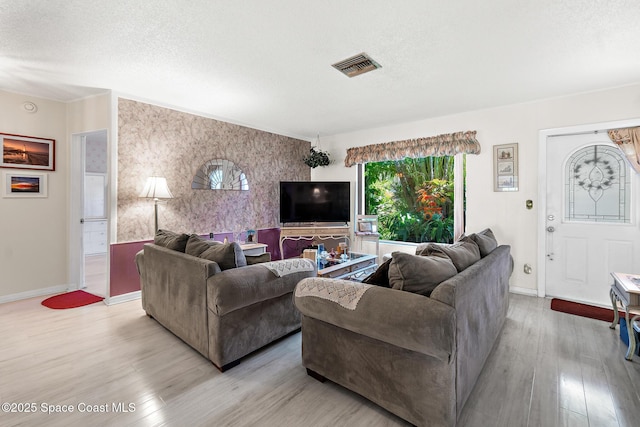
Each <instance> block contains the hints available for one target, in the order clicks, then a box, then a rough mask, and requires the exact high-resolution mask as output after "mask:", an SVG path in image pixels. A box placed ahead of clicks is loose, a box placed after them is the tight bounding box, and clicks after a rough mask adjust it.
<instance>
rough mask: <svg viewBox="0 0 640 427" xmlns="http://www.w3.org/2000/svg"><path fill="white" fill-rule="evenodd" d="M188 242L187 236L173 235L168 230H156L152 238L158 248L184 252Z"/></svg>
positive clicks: (182, 234)
mask: <svg viewBox="0 0 640 427" xmlns="http://www.w3.org/2000/svg"><path fill="white" fill-rule="evenodd" d="M188 240H189V235H188V234H184V233H174V232H173V231H169V230H158V231H157V232H156V235H155V237H154V238H153V243H155V244H156V245H158V246H163V247H165V248H167V249H172V250H174V251H178V252H184V250H185V248H186V246H187V241H188Z"/></svg>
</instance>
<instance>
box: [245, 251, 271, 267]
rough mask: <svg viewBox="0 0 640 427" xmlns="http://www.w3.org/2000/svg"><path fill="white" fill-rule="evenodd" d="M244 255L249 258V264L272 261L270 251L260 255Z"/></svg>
mask: <svg viewBox="0 0 640 427" xmlns="http://www.w3.org/2000/svg"><path fill="white" fill-rule="evenodd" d="M244 257H245V258H246V260H247V265H253V264H262V263H263V262H269V261H271V253H270V252H265V253H263V254H260V255H245V256H244Z"/></svg>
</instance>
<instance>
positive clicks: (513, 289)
mask: <svg viewBox="0 0 640 427" xmlns="http://www.w3.org/2000/svg"><path fill="white" fill-rule="evenodd" d="M509 292H511V293H514V294H520V295H529V296H532V297H537V296H538V290H537V289H529V288H519V287H517V286H509Z"/></svg>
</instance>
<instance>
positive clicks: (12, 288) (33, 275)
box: [0, 91, 68, 302]
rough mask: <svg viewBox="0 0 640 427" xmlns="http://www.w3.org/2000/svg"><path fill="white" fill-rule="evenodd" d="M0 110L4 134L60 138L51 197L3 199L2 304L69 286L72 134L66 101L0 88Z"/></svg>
mask: <svg viewBox="0 0 640 427" xmlns="http://www.w3.org/2000/svg"><path fill="white" fill-rule="evenodd" d="M25 101H31V102H33V103H35V104H36V105H37V106H38V111H37V112H36V113H27V112H26V111H24V109H23V108H22V104H23V103H24V102H25ZM0 112H1V113H0V132H3V133H13V134H19V135H27V136H36V137H42V138H52V139H55V141H56V147H55V150H56V151H55V155H56V157H55V166H56V170H55V171H54V172H45V173H46V174H47V180H48V197H47V198H33V199H12V198H1V197H0V302H2V301H6V300H11V299H17V298H18V297H28V296H34V295H39V294H41V293H42V290H43V289H47V288H49V289H50V288H55V289H56V290H64V289H65V288H66V285H67V247H68V242H67V211H68V209H67V169H68V138H67V132H66V105H65V104H64V103H60V102H56V101H50V100H45V99H39V98H34V97H30V96H24V95H18V94H14V93H8V92H2V91H0ZM9 170H13V171H16V170H17V169H4V168H2V169H0V174H1V175H2V176H1V177H0V181H1V182H2V185H5V182H4V172H6V171H9ZM24 171H25V172H28V170H24ZM9 296H11V297H9ZM3 297H4V298H3Z"/></svg>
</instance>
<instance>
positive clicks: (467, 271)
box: [295, 230, 513, 426]
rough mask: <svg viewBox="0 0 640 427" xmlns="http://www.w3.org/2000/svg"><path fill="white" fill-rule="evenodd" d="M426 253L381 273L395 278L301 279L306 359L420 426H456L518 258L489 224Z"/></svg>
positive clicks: (298, 294) (501, 314)
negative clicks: (385, 280)
mask: <svg viewBox="0 0 640 427" xmlns="http://www.w3.org/2000/svg"><path fill="white" fill-rule="evenodd" d="M487 236H489V237H490V238H488V237H487ZM473 239H476V240H477V242H475V241H473ZM491 240H493V241H491ZM474 245H476V246H475V247H474ZM417 252H418V253H421V254H423V255H428V256H426V257H423V256H418V255H411V254H402V253H397V252H396V253H394V254H393V256H392V258H391V260H389V261H388V262H387V263H386V264H387V268H388V271H383V273H382V274H380V273H379V272H376V273H374V275H376V274H377V275H378V276H383V277H386V278H388V279H389V282H390V283H388V284H379V285H380V286H376V285H373V284H366V283H357V282H349V281H343V280H332V279H322V278H312V279H305V280H303V281H302V282H300V283H299V284H298V286H297V287H296V291H295V304H296V306H297V307H298V309H299V310H300V311H301V312H302V363H303V365H304V366H305V367H306V368H307V372H308V373H309V375H311V376H313V377H315V378H317V379H320V380H324V379H325V378H326V379H330V380H331V381H333V382H335V383H337V384H340V385H342V386H344V387H346V388H348V389H350V390H352V391H354V392H356V393H358V394H360V395H362V396H364V397H366V398H367V399H369V400H371V401H373V402H374V403H376V404H378V405H380V406H382V407H383V408H385V409H387V410H389V411H390V412H392V413H394V414H396V415H398V416H399V417H401V418H403V419H405V420H407V421H409V422H411V423H413V424H415V425H420V426H455V425H456V422H457V419H458V416H459V415H460V412H461V411H462V408H463V406H464V404H465V402H466V400H467V398H468V397H469V395H470V393H471V391H472V390H473V387H474V385H475V383H476V380H477V378H478V376H479V375H480V372H481V370H482V368H483V366H484V363H485V361H486V359H487V357H488V355H489V353H490V352H491V349H492V347H493V345H494V342H495V340H496V338H497V337H498V334H499V333H500V331H501V329H502V326H503V324H504V321H505V318H506V314H507V309H508V306H509V298H508V289H509V277H510V275H511V273H512V271H513V260H512V257H511V255H510V247H509V246H506V245H502V246H498V245H497V242H495V238H493V234H492V233H491V231H490V230H484V231H483V232H482V233H479V234H478V235H472V238H471V237H469V236H468V237H466V238H465V239H464V242H459V243H457V244H454V245H441V246H439V245H433V244H432V245H429V246H428V247H424V246H421V247H419V248H418V251H417ZM480 252H481V254H480ZM447 257H449V258H450V259H449V260H448V261H447V260H446V259H445V258H447ZM451 258H453V259H451ZM441 259H442V260H441ZM453 260H455V263H454V262H453ZM384 267H385V265H384V264H383V265H382V266H381V269H383V268H384ZM452 267H453V269H452ZM459 267H460V268H461V269H460V268H459ZM379 271H380V270H379ZM447 276H451V277H448V278H446V279H444V280H441V279H443V278H444V277H447ZM427 282H430V283H427ZM420 283H427V286H426V288H422V289H421V288H420V287H419V286H418V285H419V284H420ZM385 286H391V287H385ZM393 287H395V289H393ZM407 290H411V292H408V291H407Z"/></svg>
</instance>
